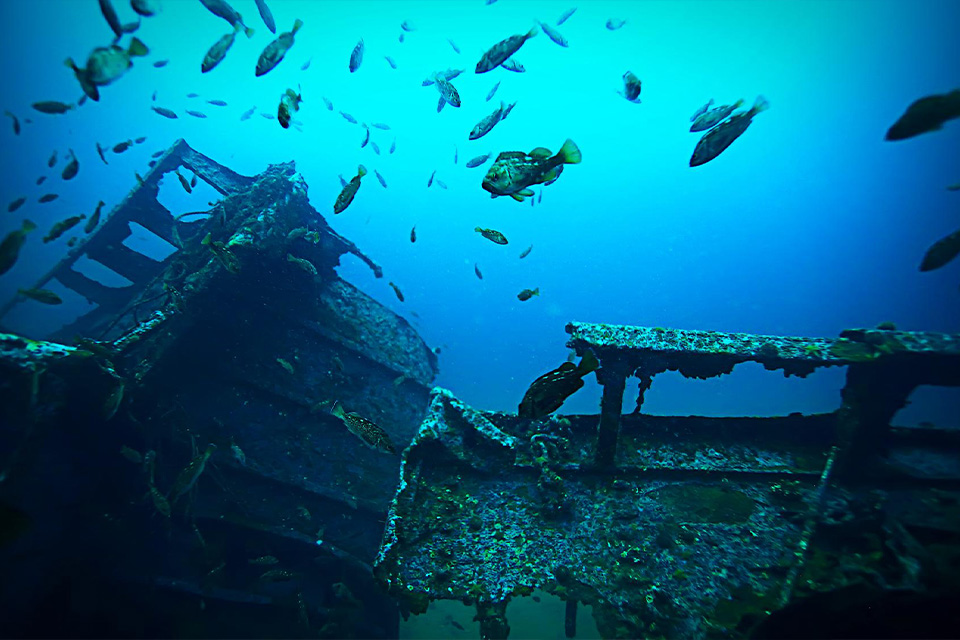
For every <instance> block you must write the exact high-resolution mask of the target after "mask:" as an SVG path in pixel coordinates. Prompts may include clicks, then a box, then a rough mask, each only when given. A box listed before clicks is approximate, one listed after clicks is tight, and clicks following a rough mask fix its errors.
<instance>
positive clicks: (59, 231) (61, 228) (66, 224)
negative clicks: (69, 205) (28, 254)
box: [43, 214, 87, 244]
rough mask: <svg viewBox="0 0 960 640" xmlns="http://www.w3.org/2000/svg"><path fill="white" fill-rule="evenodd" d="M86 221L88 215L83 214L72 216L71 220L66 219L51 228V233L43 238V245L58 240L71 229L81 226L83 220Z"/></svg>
mask: <svg viewBox="0 0 960 640" xmlns="http://www.w3.org/2000/svg"><path fill="white" fill-rule="evenodd" d="M86 219H87V216H86V214H83V215H79V216H70V217H69V218H66V219H64V220H61V221H60V222H57V223H56V224H54V225H53V226H52V227H50V231H49V232H47V235H45V236H44V237H43V243H44V244H47V243H48V242H53V241H54V240H56V239H57V238H59V237H60V236H62V235H63V234H65V233H66V232H67V231H69V230H70V229H72V228H74V227H75V226H77V225H78V224H80V221H81V220H86Z"/></svg>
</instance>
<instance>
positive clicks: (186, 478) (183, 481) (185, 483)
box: [169, 443, 217, 505]
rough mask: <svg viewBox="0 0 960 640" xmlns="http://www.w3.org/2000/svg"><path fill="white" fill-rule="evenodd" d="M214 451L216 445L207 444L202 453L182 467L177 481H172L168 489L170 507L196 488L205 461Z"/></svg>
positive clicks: (204, 466)
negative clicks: (171, 485)
mask: <svg viewBox="0 0 960 640" xmlns="http://www.w3.org/2000/svg"><path fill="white" fill-rule="evenodd" d="M216 450H217V445H215V444H212V443H211V444H208V445H207V448H206V449H204V451H203V453H201V454H200V455H198V456H196V457H195V458H194V459H193V460H191V461H190V463H189V464H188V465H187V466H186V467H184V469H183V471H181V472H180V473H179V475H177V479H176V480H174V481H173V487H171V489H170V495H169V500H170V504H171V505H174V504H176V503H177V500H178V499H179V498H180V497H181V496H183V495H184V494H186V493H188V492H189V491H190V490H191V489H193V487H194V486H196V484H197V480H199V479H200V476H201V475H202V474H203V471H204V469H205V468H206V466H207V460H209V459H210V456H212V455H213V452H214V451H216Z"/></svg>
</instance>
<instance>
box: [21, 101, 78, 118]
mask: <svg viewBox="0 0 960 640" xmlns="http://www.w3.org/2000/svg"><path fill="white" fill-rule="evenodd" d="M30 106H31V107H33V108H34V109H36V110H37V111H39V112H40V113H45V114H47V115H61V114H64V113H66V112H67V111H70V110H72V109H76V107H75V106H74V105H72V104H67V103H65V102H60V101H58V100H41V101H40V102H34V103H33V104H32V105H30Z"/></svg>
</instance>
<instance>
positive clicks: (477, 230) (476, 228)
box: [473, 227, 483, 233]
mask: <svg viewBox="0 0 960 640" xmlns="http://www.w3.org/2000/svg"><path fill="white" fill-rule="evenodd" d="M473 230H474V231H476V232H477V233H483V229H481V228H480V227H474V228H473Z"/></svg>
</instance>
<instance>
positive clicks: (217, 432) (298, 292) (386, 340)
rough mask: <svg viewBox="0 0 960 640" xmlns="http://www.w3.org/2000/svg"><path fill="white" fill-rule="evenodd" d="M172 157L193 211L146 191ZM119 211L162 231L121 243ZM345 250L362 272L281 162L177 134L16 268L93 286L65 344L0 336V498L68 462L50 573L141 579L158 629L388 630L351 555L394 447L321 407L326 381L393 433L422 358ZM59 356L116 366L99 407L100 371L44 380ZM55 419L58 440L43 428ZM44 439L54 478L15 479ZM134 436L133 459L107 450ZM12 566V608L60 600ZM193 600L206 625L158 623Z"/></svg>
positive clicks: (414, 408) (384, 496)
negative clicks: (28, 265) (112, 403)
mask: <svg viewBox="0 0 960 640" xmlns="http://www.w3.org/2000/svg"><path fill="white" fill-rule="evenodd" d="M182 167H185V168H187V169H189V170H190V171H192V172H194V173H195V174H196V175H197V176H198V178H199V179H200V180H204V181H206V182H208V183H209V184H210V185H212V186H213V187H214V188H215V189H216V190H217V191H218V192H219V193H220V194H221V195H222V196H223V197H222V199H221V200H219V201H217V202H216V203H213V205H212V206H211V207H210V209H209V211H208V212H207V213H206V215H198V216H193V217H192V219H184V220H177V219H175V218H174V217H173V216H172V215H171V214H170V213H169V212H168V211H167V210H166V209H165V208H163V206H162V205H160V204H159V203H158V202H157V194H158V189H159V187H158V183H159V181H160V180H161V179H162V177H163V176H164V175H167V174H170V173H171V172H173V171H175V170H178V168H182ZM131 222H136V223H138V224H140V225H142V226H144V227H145V228H147V229H148V230H150V231H151V232H153V233H155V234H156V235H157V236H159V237H160V238H162V239H164V240H166V241H168V242H170V243H171V244H172V245H174V246H175V247H177V250H176V251H175V252H173V253H172V254H171V255H170V256H169V257H167V258H166V259H164V260H162V261H157V260H153V259H151V258H148V257H147V256H144V255H142V254H140V253H138V252H136V251H133V250H131V249H129V248H127V247H125V246H123V244H122V243H123V240H124V239H125V238H126V237H127V236H128V235H129V234H130V227H129V224H130V223H131ZM345 253H351V254H354V255H356V256H357V257H358V258H360V259H361V260H363V261H364V262H366V263H367V264H368V265H369V266H370V267H371V269H372V270H373V271H374V274H375V275H376V276H377V277H379V276H380V275H381V269H380V267H379V266H378V265H377V264H376V263H375V262H373V261H372V260H371V259H370V258H368V257H367V256H365V255H364V254H363V253H362V252H361V251H360V250H359V249H358V248H357V247H356V246H355V245H354V244H353V243H352V242H350V241H349V240H346V239H345V238H343V237H341V236H339V235H338V234H337V233H336V232H334V231H333V230H332V229H331V228H330V227H329V225H328V224H327V223H326V221H325V220H324V219H323V217H322V216H321V215H320V214H319V213H318V212H317V211H316V210H315V209H314V208H313V207H311V206H310V204H309V201H308V199H307V186H306V184H305V183H304V182H303V180H302V178H300V177H299V176H298V175H297V174H296V172H295V169H294V166H293V164H292V163H289V164H283V165H276V166H271V167H269V168H268V169H267V170H266V171H264V172H263V173H261V174H260V175H257V176H254V177H252V178H248V177H244V176H240V175H238V174H236V173H234V172H233V171H231V170H229V169H228V168H226V167H223V166H221V165H219V164H217V163H216V162H214V161H213V160H211V159H209V158H207V157H206V156H203V155H202V154H200V153H199V152H197V151H195V150H193V149H191V148H190V147H189V146H188V145H187V144H186V143H185V142H184V141H182V140H180V141H178V142H177V143H176V144H174V145H173V146H172V147H171V148H170V149H169V150H168V151H167V152H166V153H165V154H164V155H163V156H162V157H161V158H160V159H159V161H158V162H157V164H156V166H155V167H154V168H153V170H152V171H150V172H149V173H147V174H146V176H145V177H144V178H143V179H142V182H141V183H139V184H138V185H137V186H136V187H135V188H134V189H133V191H131V193H130V194H129V195H128V196H127V197H126V198H125V199H124V200H123V201H122V202H121V203H120V204H119V205H118V206H117V207H115V208H114V209H113V211H112V212H111V213H110V214H109V215H108V216H107V218H106V220H105V221H104V222H103V224H102V225H101V226H100V228H99V229H98V230H97V232H96V233H94V234H93V235H91V236H89V238H87V239H86V240H85V241H83V242H81V243H80V244H78V245H77V246H76V247H74V248H73V249H72V250H71V251H70V253H69V254H68V255H67V256H66V257H65V258H64V259H63V260H62V261H61V262H60V263H59V264H58V265H56V267H54V268H53V269H52V270H51V271H50V272H49V273H48V274H46V275H45V276H44V277H43V278H42V279H41V280H40V281H39V282H38V283H37V286H43V285H44V284H45V283H46V282H47V281H49V280H50V279H56V280H58V281H59V282H61V283H62V284H64V285H65V286H67V287H69V288H71V289H73V290H74V291H76V292H77V293H79V294H80V295H82V296H84V297H86V298H87V299H88V300H90V301H91V302H93V303H95V304H96V307H95V308H94V309H93V310H92V311H90V312H89V313H87V314H85V315H83V316H81V317H80V318H78V319H77V320H76V321H74V322H73V323H71V324H70V325H68V326H67V327H65V328H63V329H62V330H60V331H58V332H57V334H56V335H55V336H54V337H55V338H59V339H61V340H64V341H69V342H73V338H74V336H81V337H82V339H79V338H78V339H79V342H77V346H76V347H59V346H56V345H52V344H50V343H35V342H32V341H28V340H22V339H19V338H15V337H12V336H10V337H7V338H6V339H5V345H7V346H8V347H9V350H8V354H7V355H8V356H9V361H8V363H9V364H10V367H9V368H8V369H7V370H6V371H5V375H4V377H3V381H4V384H3V389H2V390H3V392H4V394H5V395H4V398H5V403H6V405H7V407H6V412H7V416H8V417H9V420H5V421H4V427H3V429H2V431H3V432H4V433H3V435H2V440H3V443H2V444H3V446H2V447H0V450H3V451H7V452H13V454H11V455H10V456H9V457H8V459H5V460H4V461H3V464H4V465H6V466H5V469H4V474H5V477H9V478H10V479H11V480H10V481H8V482H7V483H5V484H4V486H3V496H2V497H3V498H4V500H5V501H8V502H10V503H12V504H15V505H18V507H19V508H22V509H24V510H26V512H27V513H28V514H30V516H31V518H33V519H34V520H36V521H38V522H40V523H43V524H44V525H45V526H46V525H50V523H51V521H52V520H53V519H55V518H56V517H57V516H56V515H55V514H54V513H52V512H51V511H50V509H48V508H47V506H46V505H58V504H60V503H61V500H60V498H58V497H57V496H56V494H57V492H58V491H60V490H61V489H62V486H63V485H64V484H67V485H69V484H71V483H73V486H72V489H71V491H70V492H69V493H70V494H71V495H73V496H74V501H75V502H76V503H77V508H76V511H78V512H82V513H78V516H77V518H78V520H77V522H75V523H71V526H82V527H83V534H82V535H79V536H78V537H79V541H78V543H77V548H76V550H75V551H74V552H73V553H66V554H65V556H66V557H67V558H68V559H69V561H70V562H72V563H73V564H75V565H76V564H78V563H76V562H74V558H73V555H74V554H77V555H83V556H84V557H85V559H84V560H83V562H81V563H79V565H82V566H79V567H78V568H76V570H75V571H70V572H68V575H69V576H70V579H71V581H73V583H74V585H75V586H77V587H79V586H80V585H81V584H82V582H83V581H84V580H90V581H91V582H92V583H94V584H95V585H96V586H98V587H99V588H100V589H101V590H102V591H101V593H100V594H99V595H100V597H101V599H103V600H104V601H109V600H110V598H111V597H116V594H117V592H123V593H124V597H125V598H126V597H129V598H130V599H131V600H136V599H138V598H143V600H144V603H142V607H143V608H146V609H150V610H151V611H154V612H156V613H157V615H161V612H163V614H162V615H161V617H162V618H163V621H162V622H160V621H157V620H155V621H154V622H156V624H157V625H158V626H157V627H156V629H158V630H159V631H158V632H159V633H160V635H182V634H184V633H199V634H200V635H220V634H223V633H227V635H251V634H252V635H284V636H297V635H302V636H311V635H312V636H314V637H316V635H317V634H318V633H321V635H326V636H342V635H362V636H365V637H391V636H395V635H396V625H397V620H398V617H397V611H396V607H395V605H394V604H393V603H392V602H391V601H390V599H389V598H387V597H386V596H385V595H384V594H383V593H382V591H381V590H380V589H379V588H377V587H376V585H374V583H373V579H372V574H371V563H372V560H373V558H374V557H375V555H376V552H377V549H378V546H379V543H380V539H381V534H382V530H383V521H384V517H385V513H386V508H387V506H388V504H389V501H390V498H391V497H392V495H393V493H394V489H395V486H396V482H397V478H398V470H399V457H398V456H389V455H385V454H384V453H381V452H379V451H374V450H372V449H370V448H368V447H366V446H365V445H364V443H363V442H362V441H361V440H360V439H359V438H357V437H356V436H355V435H353V434H352V433H350V432H349V431H348V430H347V428H346V427H345V425H344V424H343V423H342V422H341V421H340V420H339V419H337V418H336V417H334V416H333V415H331V414H330V409H331V408H332V406H333V404H334V403H335V402H339V403H340V404H341V405H342V406H344V407H346V408H347V410H349V411H354V412H357V413H359V414H361V415H363V416H365V417H366V418H368V419H369V420H372V421H374V422H376V423H377V424H378V425H379V426H380V427H381V428H383V429H384V430H385V431H386V432H387V433H388V434H389V437H390V438H391V439H392V440H393V441H394V442H395V443H396V444H397V446H398V449H399V448H402V447H403V446H405V445H406V443H407V442H409V441H410V439H411V438H412V436H413V434H414V433H415V430H416V428H417V426H418V425H419V423H420V421H421V419H422V417H423V415H424V411H425V408H426V406H427V404H428V394H429V388H430V387H429V385H430V383H431V382H432V380H433V378H434V376H435V375H436V373H437V360H436V356H435V355H434V353H433V352H432V351H431V350H430V348H429V347H427V346H426V345H425V344H424V342H423V341H422V340H421V339H420V337H419V335H418V334H417V332H416V331H415V330H414V329H413V328H412V327H411V326H410V325H409V324H408V323H407V321H406V320H404V319H403V318H401V317H400V316H397V315H396V314H394V313H393V312H391V311H389V310H388V309H386V308H385V307H383V306H382V305H380V304H379V303H377V302H376V301H374V300H373V299H371V298H370V297H368V296H367V295H365V294H364V293H362V292H361V291H359V290H358V289H357V288H355V287H354V286H352V285H351V284H350V283H348V282H346V281H344V280H342V279H340V278H339V277H338V276H337V274H336V272H335V270H334V268H335V267H336V266H337V264H338V263H339V259H340V257H341V256H342V255H343V254H345ZM81 256H86V257H89V258H91V259H94V260H96V261H98V262H100V263H101V264H103V265H104V266H106V267H108V268H110V269H112V270H113V271H115V272H116V273H118V274H120V275H122V276H124V277H125V278H127V280H129V281H130V283H131V284H129V285H128V286H126V287H106V286H105V285H103V284H100V283H99V282H97V281H95V280H92V279H90V278H87V277H86V276H84V275H82V274H80V273H78V272H77V271H75V270H73V269H72V266H73V264H74V263H75V261H76V260H77V259H79V258H80V257H81ZM37 354H52V355H50V356H49V357H48V359H47V360H40V359H39V358H38V357H36V356H37ZM98 363H99V364H98ZM76 376H80V377H81V378H89V379H90V380H92V381H97V380H100V382H99V383H97V385H99V386H97V385H94V388H96V389H100V388H101V387H102V388H103V389H105V390H106V391H105V392H104V393H106V392H108V391H109V390H110V389H113V388H114V386H115V385H113V386H111V382H117V381H120V384H121V385H123V386H122V387H121V394H122V399H121V401H120V402H119V403H118V406H117V407H116V411H115V415H112V416H110V419H109V420H108V421H106V422H104V420H105V415H104V413H103V412H102V411H100V410H99V409H98V407H99V406H100V404H102V402H103V401H105V400H106V399H105V397H104V394H103V393H100V391H96V392H91V394H90V397H87V398H85V399H84V400H83V403H82V410H81V405H79V404H77V398H76V394H75V393H72V392H71V393H69V394H60V392H61V391H63V390H64V389H70V388H73V387H78V388H85V387H84V384H81V381H80V380H78V379H75V378H76ZM91 384H92V383H91ZM31 385H33V388H34V390H33V392H32V394H26V395H24V394H22V393H21V391H22V389H24V388H28V389H29V388H31ZM124 387H125V388H124ZM71 420H72V421H73V422H74V424H73V426H72V427H71V431H72V434H71V437H70V439H69V440H70V442H71V443H72V446H71V449H70V450H69V451H67V450H63V449H62V447H63V444H64V443H63V441H62V440H61V439H60V438H58V437H56V434H59V433H60V432H61V430H62V429H63V428H64V425H66V424H70V421H71ZM80 434H82V436H81V435H80ZM208 443H212V444H214V445H215V446H216V452H215V453H214V455H213V456H212V457H211V458H210V459H209V463H208V464H207V465H206V469H205V470H204V472H203V474H202V475H201V476H200V477H199V479H198V480H197V482H196V487H195V489H194V490H192V491H190V492H189V493H188V494H186V495H185V496H183V497H181V498H180V499H179V500H176V499H175V498H176V496H174V495H172V493H171V491H172V489H171V488H172V487H173V485H174V484H175V483H177V482H179V477H180V476H181V475H182V474H181V472H182V471H183V470H184V468H185V467H186V466H187V463H188V462H190V460H191V459H192V458H193V457H194V456H195V455H197V453H198V452H200V451H202V450H204V449H205V448H206V447H207V445H208ZM121 451H122V452H123V455H121ZM45 452H50V453H45ZM148 452H152V453H150V454H149V456H148ZM50 456H52V457H53V458H55V459H58V460H61V462H62V461H63V460H66V459H68V458H69V459H70V462H69V464H66V463H64V469H67V470H70V471H73V472H75V473H76V474H77V475H76V477H74V478H71V477H70V475H69V472H65V475H64V477H60V476H59V475H58V474H57V473H54V474H53V477H54V478H56V482H53V481H48V482H36V480H37V478H38V476H42V475H43V474H48V473H49V472H50V470H49V468H48V467H47V466H45V465H43V464H41V463H38V462H37V461H38V460H42V459H43V458H44V457H50ZM144 456H147V457H153V459H152V462H150V463H149V468H148V463H147V462H146V461H141V462H131V461H130V460H129V459H125V458H135V457H139V458H143V457H144ZM28 461H33V463H34V464H28ZM16 478H22V480H21V481H16V482H15V481H14V479H16ZM158 494H159V497H158ZM164 498H165V500H164ZM84 503H87V504H88V505H100V506H99V507H96V508H99V509H100V511H101V513H104V514H107V516H108V518H107V521H99V520H95V521H93V522H90V515H89V514H87V513H85V509H83V508H82V506H81V505H83V504H84ZM71 512H72V511H71ZM81 523H82V524H81ZM50 526H52V525H50ZM61 534H62V536H63V537H64V539H66V538H69V537H70V536H71V532H70V531H62V532H61ZM27 540H29V538H28V539H27ZM46 542H48V543H49V542H50V541H49V540H47V541H46ZM25 543H26V541H25ZM107 548H109V549H111V551H110V552H109V553H107V552H106V549H107ZM262 557H266V558H270V560H269V563H268V564H258V563H257V561H256V559H257V558H262ZM95 559H96V560H95ZM52 570H53V569H52V568H51V571H52ZM31 572H34V573H36V575H38V576H43V575H45V574H44V572H43V571H42V570H41V571H36V567H35V566H32V565H30V564H29V563H21V564H16V563H14V564H13V565H11V569H10V572H9V574H8V576H10V577H11V579H10V580H8V581H7V585H8V586H7V587H5V592H4V593H3V594H2V597H3V600H4V601H5V602H11V603H18V604H20V605H21V608H20V610H21V611H24V612H28V611H31V606H33V607H34V611H35V610H36V606H37V602H38V601H39V600H43V599H46V598H54V599H55V598H68V599H69V596H64V595H63V594H62V593H57V594H56V595H50V594H48V593H45V592H42V591H39V587H38V590H30V589H19V590H16V591H11V590H14V589H16V586H15V585H16V581H15V580H14V579H13V578H15V577H16V576H20V575H21V574H23V575H26V574H28V573H31ZM96 586H95V587H91V591H95V590H96ZM123 601H124V602H126V600H123ZM146 602H150V603H151V604H146ZM200 604H202V606H204V607H208V608H209V609H210V610H211V611H213V612H214V613H211V614H210V615H209V616H207V617H208V619H209V621H210V623H209V624H210V626H209V627H205V628H200V629H194V630H193V631H189V630H186V629H185V628H183V627H180V626H178V625H180V624H193V621H192V612H193V611H194V610H195V608H196V607H197V606H198V605H200ZM130 606H131V607H134V608H136V607H137V604H131V605H130ZM351 610H352V611H353V613H352V614H350V615H346V614H344V611H347V612H348V613H349V612H350V611H351ZM185 611H189V612H190V614H189V615H188V614H186V613H184V612H185ZM363 611H367V612H371V611H373V612H377V615H374V616H364V615H361V612H363ZM178 612H179V614H182V615H178ZM24 615H25V616H26V615H27V614H26V613H25V614H24ZM278 620H279V622H278ZM37 623H38V621H37V620H35V619H31V618H29V617H24V618H19V619H14V620H12V621H11V622H10V624H11V625H13V626H12V628H13V629H21V630H24V629H26V628H27V626H17V625H18V624H20V625H35V624H37ZM47 623H48V624H54V623H53V622H52V621H47ZM64 624H69V622H66V621H65V622H64ZM144 624H148V623H147V622H144ZM246 625H249V626H246ZM265 625H266V626H265ZM39 628H41V629H42V628H43V627H42V626H41V627H39ZM50 631H51V632H52V633H54V634H56V635H63V634H66V635H69V627H65V628H57V627H53V628H52V629H50ZM111 631H116V630H112V629H111V628H110V627H107V628H105V629H104V630H103V631H102V632H103V633H110V632H111ZM125 632H130V633H132V634H133V635H138V634H137V633H134V632H132V631H131V630H129V629H126V628H123V629H121V630H120V631H119V633H121V635H122V634H124V633H125Z"/></svg>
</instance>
